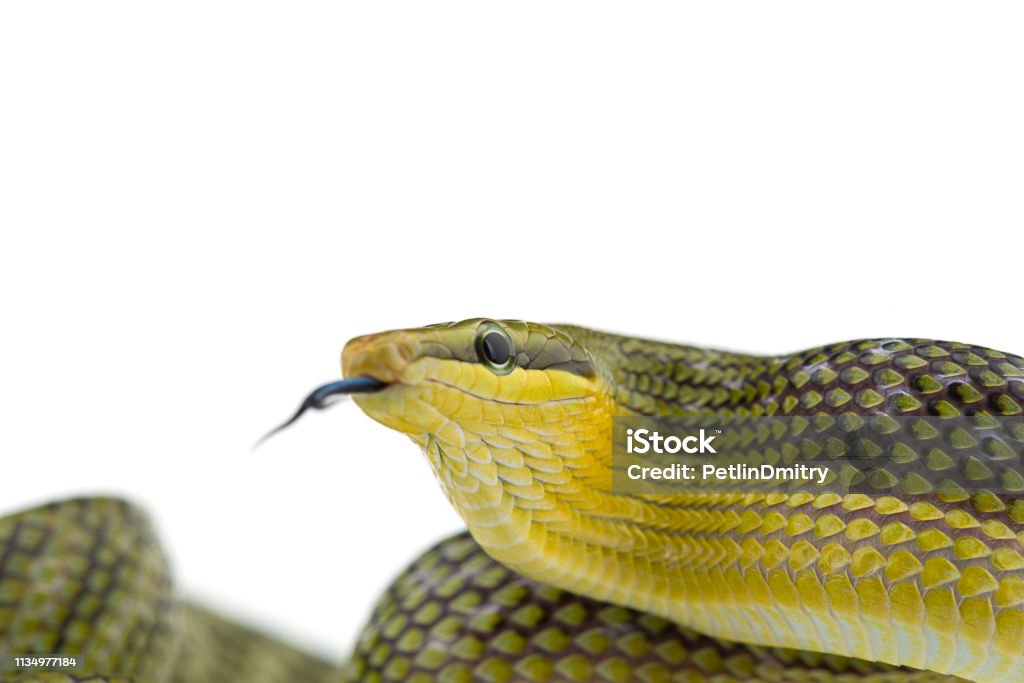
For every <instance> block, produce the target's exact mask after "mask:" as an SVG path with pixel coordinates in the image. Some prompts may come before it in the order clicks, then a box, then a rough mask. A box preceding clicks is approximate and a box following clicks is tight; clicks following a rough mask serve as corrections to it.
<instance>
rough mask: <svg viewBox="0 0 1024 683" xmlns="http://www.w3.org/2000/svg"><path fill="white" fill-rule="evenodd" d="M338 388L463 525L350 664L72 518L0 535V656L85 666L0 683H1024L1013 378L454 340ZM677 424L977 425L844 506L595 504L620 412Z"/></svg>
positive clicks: (57, 511)
mask: <svg viewBox="0 0 1024 683" xmlns="http://www.w3.org/2000/svg"><path fill="white" fill-rule="evenodd" d="M342 368H343V373H344V375H345V377H346V378H362V379H361V380H360V381H362V382H364V385H363V386H364V388H363V389H360V391H365V392H366V393H358V394H355V395H354V400H355V402H356V403H357V405H359V407H360V408H362V409H363V411H364V412H366V413H367V414H368V415H369V416H370V417H372V418H373V419H375V420H377V421H378V422H381V423H382V424H384V425H386V426H388V427H390V428H392V429H396V430H398V431H400V432H402V433H404V434H406V435H407V436H409V437H410V438H411V439H412V440H413V441H414V442H415V443H417V444H418V445H419V446H420V448H421V449H422V450H423V452H424V453H425V455H426V457H427V458H428V461H429V462H430V464H431V466H432V468H433V470H434V473H435V475H436V477H437V479H438V482H439V483H440V485H441V488H442V490H443V492H444V493H445V495H446V496H447V497H448V499H449V501H450V502H451V503H452V504H453V505H454V507H455V508H456V510H457V511H458V512H459V514H460V515H461V516H462V518H463V519H464V520H465V522H466V526H467V529H468V533H465V534H461V535H459V536H456V537H453V538H451V539H448V540H446V541H443V542H442V543H440V544H439V545H437V546H435V547H434V548H432V549H431V550H429V551H427V552H426V553H425V554H423V555H422V556H420V557H419V558H418V559H416V560H415V562H414V563H413V564H412V565H411V566H410V567H409V568H408V569H407V570H406V571H405V572H404V573H403V574H401V575H400V576H399V577H398V578H397V579H396V580H395V581H394V583H393V584H392V585H391V587H390V588H389V589H388V590H387V592H386V593H385V594H384V595H383V596H382V598H381V599H380V601H379V603H378V605H377V607H376V608H375V610H374V612H373V614H372V615H371V618H370V621H369V623H368V624H367V626H366V628H365V630H364V631H363V633H362V635H361V636H360V637H359V639H358V641H357V644H356V647H355V652H354V654H353V656H352V657H351V658H350V659H349V660H348V661H346V662H345V663H341V660H340V658H339V661H338V662H326V661H321V660H320V659H318V658H316V657H313V656H310V655H308V654H305V653H303V652H302V651H301V650H300V649H298V648H295V647H292V646H289V645H286V644H283V643H279V642H276V641H274V640H272V639H271V638H268V637H266V636H264V635H261V634H259V633H256V632H254V631H252V630H250V629H247V628H245V627H242V626H238V625H235V624H232V623H229V622H228V621H226V620H223V619H221V618H218V617H216V616H215V615H212V614H210V613H208V612H206V611H204V610H203V609H201V608H198V607H195V606H192V605H190V604H188V603H187V602H183V601H182V600H180V599H179V598H178V597H177V594H176V592H175V591H174V589H173V587H172V583H171V580H170V578H169V576H170V575H169V571H168V567H167V562H166V560H165V559H164V557H163V555H162V553H161V551H160V549H159V546H158V545H157V543H156V541H155V539H154V537H153V534H152V532H151V531H150V529H149V526H148V524H147V522H146V520H145V516H144V515H143V514H142V513H140V512H139V511H138V510H136V509H135V508H133V507H131V506H130V505H128V504H126V503H124V502H121V501H117V500H108V499H82V500H71V501H64V502H59V503H55V504H51V505H48V506H44V507H41V508H37V509H33V510H28V511H25V512H21V513H18V514H15V515H11V516H9V517H7V518H4V519H3V520H0V655H5V654H12V653H29V652H31V653H49V652H65V653H81V654H82V656H83V658H84V660H85V662H86V666H85V667H83V669H81V670H79V671H76V672H28V671H8V672H3V673H2V674H0V676H2V679H0V680H3V681H24V682H26V683H27V682H29V681H114V680H130V681H137V682H144V681H154V682H157V681H167V682H171V681H174V682H178V681H181V682H185V681H190V682H195V683H205V682H206V681H254V682H256V683H273V682H277V681H336V682H338V683H342V682H346V683H354V682H356V681H445V682H451V683H462V682H469V681H490V682H495V683H497V682H505V683H510V682H513V681H516V682H520V681H521V682H537V681H557V682H582V681H609V682H627V681H642V682H645V683H648V682H649V683H658V682H662V681H665V682H668V681H857V680H869V681H893V682H897V681H940V680H941V681H952V680H959V679H966V680H975V681H1021V680H1024V669H1022V666H1021V665H1022V661H1021V658H1022V656H1024V548H1022V543H1024V464H1022V461H1021V453H1022V451H1024V448H1022V444H1024V430H1021V429H1018V428H1017V426H1016V425H1015V423H1013V422H1006V423H1002V422H999V421H998V420H1001V419H1003V418H1006V419H1008V420H1009V419H1010V418H1014V417H1016V416H1020V415H1021V413H1022V408H1021V405H1022V404H1024V360H1022V359H1021V358H1020V357H1019V356H1015V355H1012V354H1007V353H1001V352H997V351H994V350H991V349H987V348H983V347H980V346H973V345H967V344H959V343H951V342H938V341H932V340H922V339H873V340H864V341H854V342H845V343H839V344H833V345H829V346H826V347H821V348H816V349H812V350H809V351H805V352H800V353H796V354H790V355H783V356H753V355H745V354H737V353H728V352H721V351H715V350H708V349H702V348H695V347H689V346H681V345H676V344H667V343H661V342H653V341H647V340H641V339H636V338H632V337H624V336H618V335H611V334H604V333H599V332H595V331H591V330H587V329H583V328H578V327H573V326H567V325H542V324H536V323H527V322H521V321H492V320H486V319H472V320H467V321H462V322H459V323H451V324H443V325H433V326H428V327H421V328H413V329H406V330H396V331H391V332H385V333H381V334H376V335H370V336H366V337H359V338H357V339H354V340H352V341H351V342H349V343H348V344H347V345H346V347H345V351H344V353H343V355H342ZM367 382H370V383H372V385H373V387H374V390H373V391H368V390H366V389H365V387H366V386H369V385H367V384H365V383H367ZM695 415H706V416H749V417H758V416H806V417H811V416H819V415H829V416H837V417H849V416H857V417H862V418H868V417H871V416H883V415H885V416H895V417H902V418H912V417H922V418H925V417H927V418H932V419H939V420H941V419H953V418H956V417H958V416H971V417H975V418H979V417H980V418H985V419H990V418H991V419H990V421H989V422H987V423H984V424H981V425H980V426H979V427H978V429H979V430H980V431H979V432H976V433H973V434H972V435H968V436H967V438H965V437H964V435H963V434H962V433H960V434H954V433H953V432H952V431H951V432H942V431H938V432H935V433H934V434H928V435H924V436H922V435H920V434H918V435H917V436H916V437H915V438H916V439H917V441H908V442H907V443H905V444H901V448H902V450H901V451H900V457H899V458H898V459H897V458H893V459H891V460H888V461H886V462H887V463H889V464H888V465H883V466H881V467H879V468H877V470H878V472H880V474H879V476H877V477H873V478H871V479H869V481H868V484H867V485H865V486H864V487H862V488H860V489H858V490H857V492H851V493H846V494H843V495H841V494H837V493H833V492H828V493H818V494H812V493H804V492H801V493H788V494H787V493H758V492H756V491H746V492H743V491H741V492H735V491H721V492H719V491H686V492H679V493H670V494H659V495H649V494H648V495H644V494H634V495H631V494H620V493H615V494H613V493H612V492H611V490H610V489H611V482H612V469H613V463H612V446H611V441H612V429H613V426H612V425H613V418H615V417H623V416H658V417H660V416H695ZM781 438H782V440H783V441H785V440H786V439H788V438H789V437H787V436H785V435H784V436H783V437H781ZM776 445H778V444H776ZM786 445H787V444H785V443H783V444H782V447H783V448H784V447H785V446H786ZM792 445H793V446H794V447H795V446H796V445H797V444H796V441H795V439H794V442H793V444H792ZM375 457H380V456H379V454H375ZM815 457H818V458H821V459H827V458H828V457H829V456H828V454H827V453H821V454H820V455H816V456H815ZM937 472H938V473H940V474H941V481H942V482H943V485H942V486H941V487H932V486H931V485H930V484H929V483H928V482H931V481H935V480H937V478H938V477H937V476H936V473H937ZM381 495H382V501H381V505H382V510H381V514H387V513H386V509H387V501H386V500H384V498H383V496H384V495H385V494H384V493H383V492H382V494H381ZM296 523H301V520H296ZM340 607H341V606H339V608H340ZM958 677H959V678H958Z"/></svg>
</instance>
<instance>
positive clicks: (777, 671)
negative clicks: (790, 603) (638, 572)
mask: <svg viewBox="0 0 1024 683" xmlns="http://www.w3.org/2000/svg"><path fill="white" fill-rule="evenodd" d="M821 680H828V681H835V682H838V683H843V682H849V683H854V682H855V681H867V682H869V683H882V682H892V683H897V682H899V683H909V682H911V681H913V682H924V681H929V682H939V681H944V682H953V681H959V680H960V679H958V678H955V677H952V676H944V675H941V674H936V673H931V672H924V671H912V670H909V669H905V668H897V667H893V666H889V665H886V664H879V663H873V662H866V661H862V660H856V659H848V658H845V657H839V656H835V655H827V654H819V653H810V652H799V651H796V650H786V649H781V648H759V647H753V646H747V645H743V644H739V643H731V642H727V641H722V640H718V639H714V638H709V637H707V636H704V635H701V634H698V633H696V632H694V631H691V630H689V629H686V628H683V627H680V626H676V625H675V624H672V623H670V622H668V621H666V620H664V619H661V618H659V617H655V616H653V615H647V614H643V613H640V612H636V611H635V610H631V609H626V608H623V607H618V606H614V605H610V604H608V603H602V602H599V601H596V600H590V599H588V598H584V597H580V596H577V595H574V594H572V593H568V592H566V591H562V590H558V589H556V588H552V587H550V586H545V585H543V584H540V583H537V582H534V581H530V580H528V579H525V578H523V577H521V576H519V575H517V574H515V573H513V572H512V571H510V570H508V569H506V568H505V567H503V566H502V565H500V564H498V563H497V562H495V561H494V560H492V559H491V558H490V557H489V556H488V555H487V554H486V553H484V551H483V550H482V549H481V548H480V547H479V546H478V545H477V544H476V543H475V542H474V541H473V539H472V538H471V537H470V536H469V535H468V534H459V535H456V536H453V537H451V538H449V539H448V540H446V541H443V542H441V543H439V544H438V545H436V546H435V547H434V548H432V549H430V550H429V551H427V552H426V553H424V554H423V555H422V556H421V557H420V558H419V559H417V560H416V561H415V562H414V563H413V564H412V566H410V567H409V568H408V569H407V570H406V571H405V572H404V573H403V574H402V575H401V576H400V577H399V578H398V579H397V580H396V581H395V582H394V583H393V584H392V586H391V587H390V588H389V589H388V591H387V592H386V594H385V595H384V596H383V597H382V598H381V600H380V602H379V604H378V605H377V607H376V608H375V610H374V612H373V615H372V617H371V619H370V623H369V624H368V625H367V627H366V628H365V629H364V631H363V634H362V637H361V638H360V640H359V642H358V644H357V646H356V651H355V654H354V656H353V659H352V662H351V663H350V671H349V673H348V681H349V682H350V683H385V682H388V681H407V682H409V683H432V682H434V681H437V682H439V683H471V682H473V681H483V682H486V683H589V682H595V683H630V682H634V681H635V682H637V683H682V682H686V683H699V682H701V681H707V682H708V683H728V682H737V683H738V682H740V681H754V682H756V681H765V682H769V681H778V682H782V681H792V682H803V681H807V682H810V681H821Z"/></svg>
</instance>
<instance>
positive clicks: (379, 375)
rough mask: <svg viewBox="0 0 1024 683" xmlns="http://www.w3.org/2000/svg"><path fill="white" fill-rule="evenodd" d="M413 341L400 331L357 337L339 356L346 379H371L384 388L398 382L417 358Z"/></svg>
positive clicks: (415, 343)
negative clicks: (382, 383)
mask: <svg viewBox="0 0 1024 683" xmlns="http://www.w3.org/2000/svg"><path fill="white" fill-rule="evenodd" d="M418 347H419V344H418V343H417V342H416V340H415V338H414V337H412V336H411V335H409V334H407V333H403V332H401V331H397V332H381V333H379V334H370V335H365V336H362V337H356V338H355V339H352V340H350V341H349V342H348V343H347V344H345V348H344V349H343V350H342V352H341V370H342V375H343V376H345V377H372V378H373V379H376V380H378V381H381V382H384V383H386V384H395V383H398V382H401V381H402V380H403V379H405V378H404V377H403V373H404V372H405V371H406V369H407V368H408V367H409V365H410V363H412V361H413V360H415V359H416V358H417V357H418V356H419V352H418Z"/></svg>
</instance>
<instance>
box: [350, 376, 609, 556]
mask: <svg viewBox="0 0 1024 683" xmlns="http://www.w3.org/2000/svg"><path fill="white" fill-rule="evenodd" d="M354 398H355V401H356V403H357V404H358V405H359V407H360V408H362V409H363V411H365V412H366V414H367V415H369V416H370V417H372V418H373V419H374V420H377V421H378V422H380V423H382V424H384V425H385V426H388V427H390V428H392V429H396V430H398V431H400V432H402V433H404V434H406V435H408V436H409V437H410V438H411V439H412V440H413V441H415V442H416V443H417V444H419V446H420V447H421V448H422V449H423V451H424V453H425V454H426V456H427V458H428V460H429V461H430V464H431V467H432V468H433V470H434V473H435V474H436V476H437V478H438V480H439V481H440V483H441V486H442V488H443V489H444V491H445V493H446V495H447V496H448V498H449V499H450V500H451V502H452V504H453V505H454V506H455V507H456V509H457V510H458V512H459V513H460V514H461V516H462V517H463V519H465V521H466V523H467V525H468V526H469V529H470V531H471V532H473V534H474V536H476V537H477V539H478V541H480V542H481V543H482V544H483V545H484V547H486V548H488V549H490V550H491V551H492V552H493V553H494V555H495V556H496V557H498V558H499V559H502V558H501V556H502V555H504V554H506V553H505V552H502V551H503V550H504V551H506V552H513V553H515V554H516V555H517V556H518V557H519V559H523V557H530V556H532V555H533V552H529V551H526V549H525V548H524V546H523V544H524V543H529V535H530V533H531V527H532V525H533V524H534V523H537V522H542V523H544V524H545V525H548V524H559V523H566V524H568V523H569V522H570V520H571V517H572V514H573V512H572V511H573V506H572V505H569V504H568V503H569V502H572V503H573V505H576V504H578V503H579V500H580V498H581V497H585V496H587V495H589V494H590V492H591V491H592V490H594V489H595V488H607V487H608V486H609V485H610V469H609V462H610V457H611V454H610V435H611V410H612V403H611V400H610V399H609V398H608V397H607V396H606V395H605V394H604V393H603V392H600V391H598V388H597V386H596V385H595V384H594V382H593V381H592V380H588V379H586V378H582V377H579V376H578V375H574V374H571V373H568V372H553V371H547V372H543V371H531V370H523V369H516V370H514V371H513V372H511V373H509V374H508V375H504V376H500V377H499V376H497V375H494V374H493V373H492V372H490V371H489V370H488V369H487V368H485V367H483V366H480V365H476V364H472V363H465V362H461V361H449V360H440V359H434V358H425V359H421V360H417V361H414V362H412V363H410V364H409V365H408V366H406V367H405V368H403V369H402V371H401V372H400V373H398V382H397V383H395V384H393V385H392V386H390V387H388V388H387V389H384V390H383V391H380V392H377V393H373V394H359V395H356V396H355V397H354ZM534 552H535V550H534Z"/></svg>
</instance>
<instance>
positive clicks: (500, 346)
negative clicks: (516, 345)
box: [480, 330, 512, 365]
mask: <svg viewBox="0 0 1024 683" xmlns="http://www.w3.org/2000/svg"><path fill="white" fill-rule="evenodd" d="M480 348H481V350H482V351H483V355H484V359H486V360H487V361H488V362H490V363H493V364H494V365H504V364H505V363H507V362H508V360H509V358H511V357H512V345H511V344H510V343H509V340H508V338H507V337H505V336H504V335H503V334H501V333H500V332H496V331H494V330H492V331H490V332H488V333H487V334H485V335H484V338H483V340H482V341H481V342H480Z"/></svg>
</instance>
